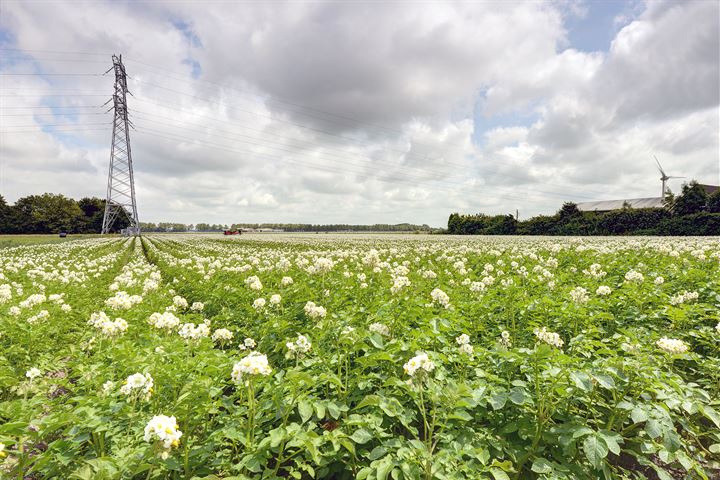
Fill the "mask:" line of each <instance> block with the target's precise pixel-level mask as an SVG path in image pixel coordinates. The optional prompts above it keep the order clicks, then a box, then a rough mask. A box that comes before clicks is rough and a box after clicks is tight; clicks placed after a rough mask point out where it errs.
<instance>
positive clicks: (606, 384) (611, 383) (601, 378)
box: [595, 375, 615, 390]
mask: <svg viewBox="0 0 720 480" xmlns="http://www.w3.org/2000/svg"><path fill="white" fill-rule="evenodd" d="M595 380H597V382H598V385H600V386H601V387H603V388H607V389H608V390H612V389H614V388H615V380H613V378H612V377H611V376H609V375H595Z"/></svg>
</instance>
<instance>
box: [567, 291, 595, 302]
mask: <svg viewBox="0 0 720 480" xmlns="http://www.w3.org/2000/svg"><path fill="white" fill-rule="evenodd" d="M570 298H571V299H572V301H573V302H575V303H579V304H580V303H587V301H588V300H589V299H590V297H588V293H587V290H586V289H584V288H583V287H575V288H573V289H572V290H570Z"/></svg>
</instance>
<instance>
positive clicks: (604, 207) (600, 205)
mask: <svg viewBox="0 0 720 480" xmlns="http://www.w3.org/2000/svg"><path fill="white" fill-rule="evenodd" d="M700 186H701V187H703V188H704V189H705V192H706V193H707V194H708V195H712V194H713V193H715V192H717V191H718V190H720V187H718V186H717V185H703V184H700ZM625 206H629V207H630V208H662V207H663V199H662V198H660V197H648V198H628V199H624V200H601V201H598V202H580V203H578V204H577V207H578V210H580V211H581V212H599V213H603V212H610V211H612V210H620V209H622V208H623V207H625Z"/></svg>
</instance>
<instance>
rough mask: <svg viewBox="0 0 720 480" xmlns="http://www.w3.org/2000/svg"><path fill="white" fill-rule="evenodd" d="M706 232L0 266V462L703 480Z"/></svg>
mask: <svg viewBox="0 0 720 480" xmlns="http://www.w3.org/2000/svg"><path fill="white" fill-rule="evenodd" d="M719 267H720V241H718V239H717V238H709V239H698V238H684V239H680V238H663V239H658V238H643V239H637V238H622V239H607V238H594V239H588V238H585V239H583V238H548V237H536V238H514V239H513V238H487V237H486V238H475V239H467V238H462V239H460V238H457V237H428V236H411V235H408V236H393V235H379V236H363V235H353V236H342V235H337V236H326V235H321V236H318V235H280V236H273V235H266V236H243V237H240V238H232V239H221V238H218V237H215V238H212V237H205V236H190V235H188V236H169V235H168V236H148V237H143V238H142V239H139V238H137V239H122V238H115V239H83V240H78V241H74V242H66V243H61V244H49V245H27V246H20V247H15V248H6V249H3V250H2V251H0V347H1V348H0V443H1V444H2V446H0V462H1V463H0V469H2V470H1V471H2V474H1V475H4V477H3V478H5V477H7V478H17V479H23V478H26V479H45V478H73V479H121V478H174V479H191V478H195V479H202V478H204V479H231V478H233V479H251V478H253V479H254V478H264V479H275V478H296V479H309V478H319V479H322V478H332V479H355V478H357V479H360V480H362V479H373V480H374V479H378V480H386V479H390V478H392V479H480V478H487V479H495V480H502V479H525V478H530V479H532V478H548V479H550V478H553V479H563V478H565V479H576V478H580V479H595V478H627V479H631V478H638V479H641V478H656V479H658V478H659V479H673V478H692V479H704V478H718V475H720V473H719V472H720V470H719V469H720V413H719V412H720V313H719V312H720V310H719V306H720V274H719V273H720V268H719Z"/></svg>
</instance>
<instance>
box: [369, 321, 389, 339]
mask: <svg viewBox="0 0 720 480" xmlns="http://www.w3.org/2000/svg"><path fill="white" fill-rule="evenodd" d="M368 330H370V331H371V332H374V333H379V334H380V335H382V336H384V337H389V336H390V329H389V328H388V326H387V325H383V324H382V323H378V322H375V323H371V324H370V326H369V327H368Z"/></svg>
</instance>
